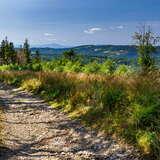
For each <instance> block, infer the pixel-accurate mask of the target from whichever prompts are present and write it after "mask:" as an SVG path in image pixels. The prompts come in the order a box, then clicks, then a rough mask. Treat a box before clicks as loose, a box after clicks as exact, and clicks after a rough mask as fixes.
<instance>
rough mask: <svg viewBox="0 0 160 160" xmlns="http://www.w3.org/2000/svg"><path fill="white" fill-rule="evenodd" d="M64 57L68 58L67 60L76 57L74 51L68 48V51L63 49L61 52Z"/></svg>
mask: <svg viewBox="0 0 160 160" xmlns="http://www.w3.org/2000/svg"><path fill="white" fill-rule="evenodd" d="M63 56H64V58H66V59H69V60H71V61H72V60H74V58H75V57H76V53H75V51H74V50H73V49H71V50H69V51H65V52H64V53H63Z"/></svg>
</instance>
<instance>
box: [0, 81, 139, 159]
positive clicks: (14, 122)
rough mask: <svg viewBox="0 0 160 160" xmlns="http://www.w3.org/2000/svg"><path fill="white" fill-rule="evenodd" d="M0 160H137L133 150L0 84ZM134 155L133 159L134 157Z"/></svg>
mask: <svg viewBox="0 0 160 160" xmlns="http://www.w3.org/2000/svg"><path fill="white" fill-rule="evenodd" d="M0 100H1V107H3V109H4V112H5V119H4V120H3V122H2V123H3V124H4V126H5V127H4V129H3V135H4V144H5V148H3V150H2V151H1V154H0V159H1V160H85V159H86V160H103V159H104V160H105V159H106V160H132V159H133V160H136V159H138V158H136V157H137V155H136V152H135V151H134V149H133V148H131V147H127V146H123V147H122V146H121V145H119V144H118V143H117V142H116V141H115V140H113V139H112V138H104V137H103V136H102V135H100V134H96V133H95V132H93V131H89V130H87V129H85V128H84V127H83V126H81V125H80V123H79V122H78V121H74V120H70V119H69V118H68V117H67V116H66V115H65V114H64V113H61V112H60V111H58V110H55V109H52V108H51V107H50V106H48V105H47V104H46V103H45V102H44V101H42V100H40V99H39V98H36V97H34V96H33V95H31V94H28V93H26V92H24V91H22V90H20V89H15V88H13V87H11V86H6V85H4V84H2V83H0ZM135 155H136V156H135Z"/></svg>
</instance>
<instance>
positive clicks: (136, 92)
mask: <svg viewBox="0 0 160 160" xmlns="http://www.w3.org/2000/svg"><path fill="white" fill-rule="evenodd" d="M96 69H97V68H96ZM123 70H125V68H124V67H122V71H123ZM117 72H118V71H117ZM159 77H160V73H159V72H158V71H155V72H152V73H148V74H147V75H141V74H133V73H132V74H129V75H128V74H119V72H118V74H109V75H103V76H102V75H98V74H85V73H69V72H44V71H41V72H33V71H6V72H1V73H0V80H1V81H3V82H6V83H8V84H13V85H16V86H19V87H22V88H23V89H25V90H27V91H31V92H33V93H36V94H39V95H40V96H41V97H42V98H44V99H45V100H46V101H47V102H49V103H50V104H52V105H53V106H54V107H56V108H59V109H61V110H63V111H65V112H67V113H68V114H69V116H70V117H71V118H78V119H80V120H81V121H82V122H83V123H84V124H85V125H87V126H90V127H93V128H95V129H97V130H99V131H104V132H105V133H106V134H109V135H113V134H114V135H116V136H117V137H118V138H119V137H120V138H122V139H124V140H125V141H126V142H128V143H131V144H133V145H135V146H136V147H137V148H138V149H139V150H140V151H141V153H142V154H143V156H144V157H150V159H158V157H159V156H160V141H159V139H160V96H159V95H160V78H159Z"/></svg>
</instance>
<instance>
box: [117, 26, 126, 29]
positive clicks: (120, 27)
mask: <svg viewBox="0 0 160 160" xmlns="http://www.w3.org/2000/svg"><path fill="white" fill-rule="evenodd" d="M116 28H117V29H124V26H123V25H119V26H117V27H116Z"/></svg>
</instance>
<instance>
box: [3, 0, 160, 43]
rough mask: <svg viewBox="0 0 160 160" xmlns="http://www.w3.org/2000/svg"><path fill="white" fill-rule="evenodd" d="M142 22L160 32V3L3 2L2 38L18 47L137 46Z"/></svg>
mask: <svg viewBox="0 0 160 160" xmlns="http://www.w3.org/2000/svg"><path fill="white" fill-rule="evenodd" d="M141 23H146V24H150V25H151V26H152V28H153V30H154V31H155V32H156V33H160V0H133V1H132V0H12V1H11V0H1V1H0V39H2V38H4V37H5V36H6V35H7V36H8V38H9V39H10V40H12V41H14V42H15V43H17V44H20V43H22V42H23V40H24V39H25V38H28V39H29V40H30V43H31V44H50V43H58V44H63V45H66V46H72V45H83V44H133V43H134V42H133V40H132V38H131V36H132V34H133V33H134V31H136V30H137V28H136V27H137V26H138V25H139V24H141Z"/></svg>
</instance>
